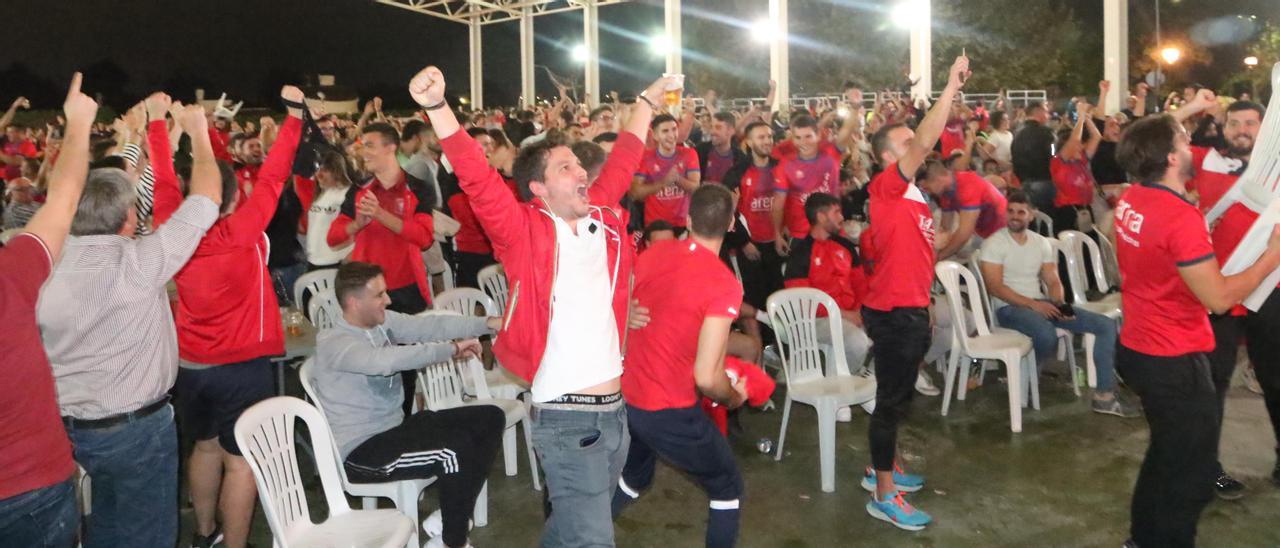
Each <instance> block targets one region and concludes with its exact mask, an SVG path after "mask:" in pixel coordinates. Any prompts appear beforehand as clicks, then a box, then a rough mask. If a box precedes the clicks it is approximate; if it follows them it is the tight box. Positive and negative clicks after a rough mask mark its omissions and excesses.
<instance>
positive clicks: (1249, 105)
mask: <svg viewBox="0 0 1280 548" xmlns="http://www.w3.org/2000/svg"><path fill="white" fill-rule="evenodd" d="M1217 104H1218V102H1217V98H1216V97H1214V95H1213V92H1211V91H1209V90H1207V89H1202V90H1200V92H1199V93H1197V94H1196V96H1195V99H1193V100H1192V101H1191V102H1189V103H1187V104H1185V105H1183V106H1182V108H1179V109H1178V110H1175V111H1173V113H1171V114H1170V116H1173V118H1174V119H1175V120H1177V121H1178V122H1179V123H1181V122H1182V121H1183V120H1185V119H1187V118H1190V117H1192V116H1194V115H1195V114H1197V113H1199V112H1203V111H1205V110H1207V109H1209V108H1212V107H1214V106H1215V105H1217ZM1265 113H1266V111H1265V110H1264V109H1263V108H1262V105H1259V104H1257V103H1253V102H1249V101H1236V102H1235V103H1232V104H1231V105H1230V106H1228V107H1227V123H1226V125H1225V126H1224V127H1223V128H1222V136H1223V138H1224V140H1225V141H1226V143H1227V148H1226V150H1225V151H1218V150H1217V149H1212V148H1206V147H1197V146H1193V147H1191V164H1192V168H1193V174H1192V178H1191V180H1189V181H1187V187H1188V188H1189V189H1194V190H1195V191H1196V192H1198V193H1199V194H1200V204H1199V205H1200V211H1209V210H1210V209H1212V208H1213V206H1214V205H1215V204H1217V203H1218V200H1220V199H1221V198H1222V196H1223V195H1224V194H1226V193H1227V191H1229V190H1231V187H1232V186H1234V185H1235V184H1236V180H1237V179H1239V178H1240V175H1241V174H1243V173H1244V170H1245V168H1246V167H1247V166H1248V165H1249V160H1250V158H1251V157H1252V155H1253V145H1254V142H1255V141H1256V140H1257V138H1258V131H1259V130H1260V129H1261V127H1262V118H1263V115H1264V114H1265ZM1257 219H1258V214H1257V213H1255V212H1254V211H1253V210H1252V209H1249V207H1248V206H1246V205H1244V204H1235V205H1233V206H1231V207H1230V208H1228V209H1227V211H1226V212H1224V213H1223V214H1222V216H1221V217H1220V218H1219V219H1218V221H1217V223H1216V224H1214V226H1213V231H1212V236H1213V251H1214V254H1215V255H1217V256H1218V257H1220V258H1221V259H1222V261H1223V262H1224V263H1225V262H1226V261H1227V259H1229V258H1230V257H1231V253H1232V252H1234V251H1235V249H1236V246H1238V245H1240V240H1241V239H1243V238H1244V235H1245V233H1247V232H1248V231H1249V227H1251V226H1253V222H1254V221H1255V220H1257ZM1209 324H1210V325H1212V326H1213V337H1214V350H1213V352H1210V353H1209V363H1210V364H1211V365H1212V366H1213V384H1214V387H1215V388H1216V389H1217V393H1218V411H1219V414H1221V413H1222V412H1223V411H1225V410H1226V401H1227V390H1228V389H1230V388H1231V377H1232V375H1233V374H1234V373H1235V368H1236V356H1237V354H1238V353H1239V350H1240V342H1241V338H1242V337H1243V338H1246V339H1247V340H1248V345H1247V346H1246V349H1247V350H1248V353H1249V361H1250V362H1252V363H1253V369H1254V372H1255V373H1256V374H1257V377H1258V384H1259V385H1260V386H1261V387H1262V396H1263V400H1264V401H1265V402H1266V405H1267V412H1268V414H1269V415H1270V417H1271V427H1272V429H1273V430H1274V431H1275V432H1276V433H1277V434H1280V346H1277V343H1276V342H1275V340H1276V338H1275V335H1274V334H1275V333H1280V296H1277V293H1275V292H1272V294H1271V297H1270V298H1268V299H1267V300H1266V302H1264V303H1263V305H1262V307H1261V308H1259V309H1258V311H1257V312H1252V311H1249V310H1246V309H1245V308H1244V307H1243V306H1235V307H1233V308H1232V309H1231V311H1230V312H1227V313H1226V314H1210V315H1209ZM1277 439H1280V438H1277ZM1215 447H1217V446H1216V445H1215ZM1276 461H1277V464H1276V468H1275V471H1274V472H1273V473H1272V474H1271V479H1272V481H1275V482H1277V484H1280V450H1277V459H1276ZM1244 489H1245V487H1244V484H1243V483H1241V482H1239V481H1237V480H1236V479H1235V478H1233V477H1231V475H1230V474H1228V473H1226V471H1224V470H1223V469H1222V462H1221V459H1219V461H1218V475H1217V479H1215V480H1214V490H1215V491H1216V492H1217V494H1218V497H1220V498H1223V499H1226V500H1234V499H1238V498H1240V497H1242V496H1244Z"/></svg>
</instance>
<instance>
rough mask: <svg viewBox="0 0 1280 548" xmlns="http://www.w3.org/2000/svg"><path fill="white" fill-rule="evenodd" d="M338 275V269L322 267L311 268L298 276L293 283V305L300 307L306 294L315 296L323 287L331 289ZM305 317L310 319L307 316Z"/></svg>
mask: <svg viewBox="0 0 1280 548" xmlns="http://www.w3.org/2000/svg"><path fill="white" fill-rule="evenodd" d="M337 276H338V269H336V268H323V269H320V270H313V271H311V272H308V273H306V274H303V275H302V276H300V277H298V281H296V282H294V283H293V306H294V307H295V308H299V309H301V308H302V301H303V299H304V298H305V297H306V296H307V295H311V296H313V297H314V296H315V294H316V293H319V292H320V291H322V290H325V289H333V280H334V278H336V277H337ZM307 319H311V318H310V317H308V318H307Z"/></svg>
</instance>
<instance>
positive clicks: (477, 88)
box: [470, 17, 484, 108]
mask: <svg viewBox="0 0 1280 548" xmlns="http://www.w3.org/2000/svg"><path fill="white" fill-rule="evenodd" d="M470 27H471V108H484V55H483V54H482V51H481V47H482V46H483V44H484V41H483V40H481V39H480V18H479V17H472V18H471V23H470Z"/></svg>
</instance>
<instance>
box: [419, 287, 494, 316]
mask: <svg viewBox="0 0 1280 548" xmlns="http://www.w3.org/2000/svg"><path fill="white" fill-rule="evenodd" d="M477 305H478V306H480V308H481V309H482V310H483V311H484V312H482V314H484V315H485V316H499V315H501V314H499V313H498V306H497V305H495V304H494V303H493V299H490V298H489V296H488V295H485V294H484V292H483V291H480V290H479V289H476V288H474V287H456V288H453V289H450V290H448V291H444V292H441V293H440V294H439V295H436V299H435V306H434V308H435V309H436V310H451V311H453V312H457V313H459V314H462V315H463V316H478V315H479V314H476V306H477Z"/></svg>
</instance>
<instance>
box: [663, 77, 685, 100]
mask: <svg viewBox="0 0 1280 548" xmlns="http://www.w3.org/2000/svg"><path fill="white" fill-rule="evenodd" d="M662 77H663V78H671V79H672V81H671V82H668V83H667V89H666V90H665V92H664V93H663V94H662V99H663V102H664V103H666V105H667V106H668V107H674V106H676V105H678V104H680V92H681V90H683V89H684V75H683V74H670V73H663V75H662Z"/></svg>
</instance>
